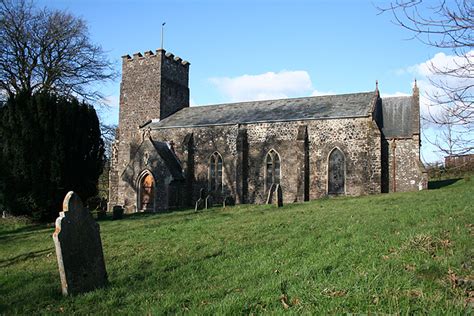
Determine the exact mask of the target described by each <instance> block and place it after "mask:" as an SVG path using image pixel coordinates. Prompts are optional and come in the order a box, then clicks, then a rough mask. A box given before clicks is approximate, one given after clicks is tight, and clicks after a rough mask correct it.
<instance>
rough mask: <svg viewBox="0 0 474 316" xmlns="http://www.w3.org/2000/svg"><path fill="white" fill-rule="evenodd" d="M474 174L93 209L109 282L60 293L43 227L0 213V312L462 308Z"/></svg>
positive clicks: (468, 273)
mask: <svg viewBox="0 0 474 316" xmlns="http://www.w3.org/2000/svg"><path fill="white" fill-rule="evenodd" d="M473 201H474V181H470V179H469V178H466V179H461V180H459V181H457V182H455V183H453V184H450V185H449V186H446V187H443V188H440V189H436V190H429V191H422V192H412V193H395V194H384V195H376V196H367V197H357V198H346V197H344V198H328V199H320V200H317V201H312V202H308V203H302V204H288V205H285V206H284V207H282V208H276V207H274V206H267V205H263V206H262V205H260V206H257V205H241V206H235V207H229V208H226V209H222V208H219V207H215V208H213V209H210V210H203V211H200V212H197V213H195V212H194V211H191V210H185V211H179V212H173V213H166V214H138V215H134V216H125V218H124V219H123V220H118V221H112V220H104V221H100V222H99V224H100V226H101V235H102V242H103V246H104V256H105V261H106V266H107V271H108V277H109V285H108V286H107V287H106V288H102V289H99V290H96V291H93V292H89V293H86V294H81V295H77V296H69V297H63V296H62V295H61V288H60V281H59V274H58V266H57V262H56V255H55V252H54V246H53V240H52V238H51V235H52V233H53V228H52V227H45V226H34V225H31V224H27V223H15V222H14V220H11V219H9V220H8V219H7V220H5V219H3V220H2V222H1V223H2V224H1V227H0V240H1V246H0V257H1V259H0V279H1V282H0V284H1V289H0V290H1V292H0V297H1V300H0V314H8V315H9V314H16V313H18V314H42V313H47V314H49V313H63V312H64V313H66V314H73V313H78V314H107V315H108V314H114V315H115V314H142V315H143V314H156V315H159V314H169V313H171V314H175V313H179V314H181V313H187V312H189V313H191V314H252V313H253V314H255V313H265V312H267V313H271V314H275V313H288V312H289V313H293V314H300V313H306V314H321V313H331V314H333V313H336V314H339V313H343V312H350V313H375V312H380V313H390V314H394V313H400V314H411V313H422V314H433V313H435V314H464V313H467V314H469V313H472V304H473V301H474V297H473V274H474V273H473V264H474V263H473V258H474V245H473V234H474V207H473Z"/></svg>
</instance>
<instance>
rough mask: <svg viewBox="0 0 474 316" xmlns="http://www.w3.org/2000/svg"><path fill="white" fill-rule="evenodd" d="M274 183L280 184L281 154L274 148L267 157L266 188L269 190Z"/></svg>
mask: <svg viewBox="0 0 474 316" xmlns="http://www.w3.org/2000/svg"><path fill="white" fill-rule="evenodd" d="M272 184H280V156H279V155H278V153H277V152H276V151H274V150H273V149H272V150H270V151H269V152H268V154H267V158H266V166H265V188H266V190H269V189H270V188H271V186H272Z"/></svg>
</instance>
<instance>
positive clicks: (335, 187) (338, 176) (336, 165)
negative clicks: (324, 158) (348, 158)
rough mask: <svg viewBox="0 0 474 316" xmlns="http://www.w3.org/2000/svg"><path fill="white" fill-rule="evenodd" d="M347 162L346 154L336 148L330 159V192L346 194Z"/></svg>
mask: <svg viewBox="0 0 474 316" xmlns="http://www.w3.org/2000/svg"><path fill="white" fill-rule="evenodd" d="M345 176H346V162H345V158H344V154H343V153H342V151H340V150H339V149H337V148H335V149H334V150H333V151H332V152H331V153H330V154H329V159H328V194H344V192H345V190H344V182H345Z"/></svg>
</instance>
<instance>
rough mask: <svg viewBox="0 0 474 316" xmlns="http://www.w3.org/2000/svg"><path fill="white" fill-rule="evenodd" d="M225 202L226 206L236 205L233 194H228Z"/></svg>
mask: <svg viewBox="0 0 474 316" xmlns="http://www.w3.org/2000/svg"><path fill="white" fill-rule="evenodd" d="M223 204H224V205H223V206H224V208H226V207H227V206H233V205H235V200H234V198H233V197H232V196H230V195H228V196H226V197H225V199H224V203H223Z"/></svg>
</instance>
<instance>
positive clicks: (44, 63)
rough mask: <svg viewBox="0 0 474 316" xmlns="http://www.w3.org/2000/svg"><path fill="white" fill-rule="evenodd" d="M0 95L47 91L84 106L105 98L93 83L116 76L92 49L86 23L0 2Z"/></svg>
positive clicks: (21, 1)
mask: <svg viewBox="0 0 474 316" xmlns="http://www.w3.org/2000/svg"><path fill="white" fill-rule="evenodd" d="M0 38H1V39H0V89H1V90H0V93H1V94H2V96H3V97H4V98H5V97H8V96H13V95H15V94H17V93H19V92H20V91H23V92H26V93H29V94H33V93H36V92H42V91H47V92H51V93H57V94H60V95H63V96H75V97H79V98H81V99H85V100H89V101H91V100H97V99H99V98H100V97H101V95H100V93H99V92H98V91H94V90H93V89H92V88H91V86H92V84H93V83H96V82H98V81H103V80H109V79H113V78H114V77H115V75H116V74H115V72H114V70H113V68H112V64H111V63H110V61H109V60H108V59H107V58H106V55H105V53H104V51H103V50H102V48H101V47H100V46H98V45H95V44H93V43H91V41H90V38H89V34H88V29H87V25H86V23H85V22H84V20H82V19H80V18H77V17H74V16H73V15H71V14H69V13H67V12H64V11H57V10H54V11H53V10H48V9H46V8H45V9H37V8H35V7H34V5H33V3H31V2H29V1H28V0H0Z"/></svg>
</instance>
